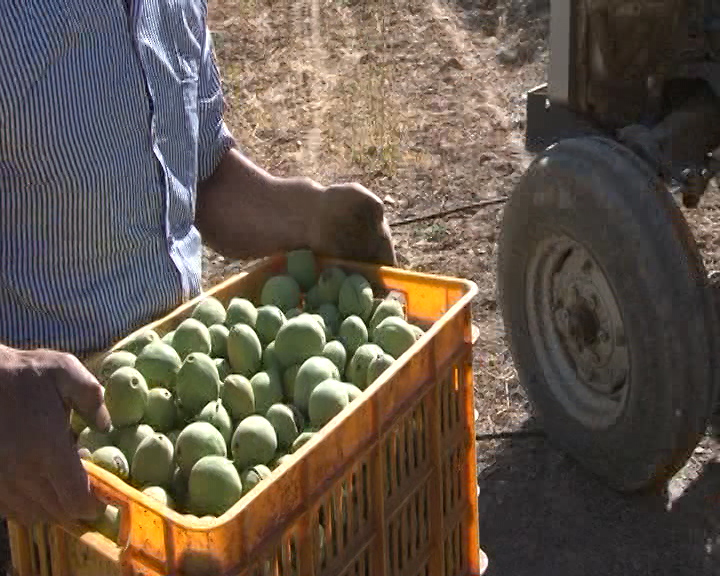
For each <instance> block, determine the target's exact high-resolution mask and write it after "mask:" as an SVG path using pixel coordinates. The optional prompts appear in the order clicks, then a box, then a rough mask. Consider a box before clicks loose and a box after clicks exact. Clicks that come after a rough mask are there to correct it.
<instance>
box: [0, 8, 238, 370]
mask: <svg viewBox="0 0 720 576" xmlns="http://www.w3.org/2000/svg"><path fill="white" fill-rule="evenodd" d="M2 16H3V17H2V18H0V343H3V344H6V345H8V346H11V347H15V348H23V349H27V348H34V347H47V348H52V349H56V350H65V351H69V352H73V353H75V354H78V355H81V356H82V355H85V354H88V353H91V352H95V351H97V350H100V349H103V348H105V347H107V346H108V345H110V344H111V343H113V342H114V341H116V340H117V339H119V338H120V337H122V336H123V335H124V334H126V333H127V332H129V331H130V330H132V329H135V328H137V327H139V326H140V325H142V324H144V323H147V322H148V321H150V320H152V319H154V318H157V317H158V316H159V315H162V314H164V313H166V312H167V311H169V310H170V309H171V308H173V307H175V306H177V305H178V304H179V303H181V302H182V301H183V300H186V299H188V298H190V297H193V296H195V295H197V294H198V293H199V292H200V290H201V239H200V235H199V233H198V230H197V229H196V228H195V226H194V213H195V199H196V196H195V195H196V188H197V184H198V182H201V181H202V180H203V179H205V178H207V177H208V176H209V175H210V174H212V172H213V170H214V169H215V167H216V166H217V164H218V163H219V161H220V159H221V157H222V156H223V155H224V153H225V152H226V151H227V150H228V149H229V148H230V147H232V146H233V145H234V141H233V138H232V136H231V134H230V132H229V130H228V128H227V126H226V125H225V123H224V122H223V117H222V113H223V95H222V91H221V85H220V79H219V74H218V70H217V67H216V64H215V61H214V56H213V52H212V44H211V38H210V34H209V32H208V29H207V25H206V17H207V4H206V0H172V1H171V0H22V1H15V2H7V3H6V4H5V7H4V8H3V11H2Z"/></svg>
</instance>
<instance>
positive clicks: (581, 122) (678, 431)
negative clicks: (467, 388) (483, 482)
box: [497, 0, 720, 493]
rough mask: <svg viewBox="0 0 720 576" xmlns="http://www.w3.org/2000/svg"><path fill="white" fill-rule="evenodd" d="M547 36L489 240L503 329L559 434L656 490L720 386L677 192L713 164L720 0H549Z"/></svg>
mask: <svg viewBox="0 0 720 576" xmlns="http://www.w3.org/2000/svg"><path fill="white" fill-rule="evenodd" d="M549 48H550V61H549V66H548V72H547V82H546V83H545V84H542V85H541V86H538V87H536V88H534V89H532V90H530V91H529V92H528V93H527V104H526V112H527V118H526V128H525V145H526V149H527V150H528V151H530V152H531V153H532V154H533V157H532V162H531V164H530V165H529V167H528V168H527V170H526V171H525V172H524V174H522V176H521V178H520V180H519V182H518V184H517V185H516V187H515V188H514V190H513V191H512V193H511V194H510V197H509V199H508V202H507V204H506V207H505V210H504V214H503V219H502V223H501V231H500V235H499V239H498V243H499V246H498V265H497V266H498V268H497V274H498V276H497V285H498V302H499V305H500V309H501V313H502V319H503V322H504V325H505V332H506V337H507V340H508V346H509V349H510V352H511V355H512V357H513V360H514V363H515V366H516V369H517V371H518V376H519V379H520V382H521V384H522V386H523V387H524V388H525V390H526V391H527V394H528V397H529V399H530V402H531V404H532V406H533V408H534V412H535V413H536V415H537V417H538V419H539V421H540V422H541V425H542V427H543V430H544V432H545V433H546V435H547V437H548V439H549V440H550V441H551V442H552V443H553V444H554V445H556V446H557V447H559V448H560V449H561V450H563V451H564V452H565V453H566V454H569V455H570V456H571V457H572V458H573V459H575V460H576V461H577V462H578V463H579V464H580V465H581V466H582V467H584V468H585V469H586V470H588V471H589V472H591V473H593V474H594V475H596V476H597V477H599V478H600V479H601V480H602V481H603V482H604V483H605V484H606V485H609V486H610V487H611V488H613V489H615V490H618V491H620V492H625V493H629V492H636V491H644V490H651V489H655V488H658V487H661V489H665V487H666V486H667V482H668V481H669V480H670V479H671V478H672V477H673V476H674V475H675V474H676V473H677V471H678V470H680V468H682V467H683V466H684V465H685V464H686V463H687V461H688V459H689V457H690V456H691V454H692V452H693V450H694V449H695V448H696V446H697V444H698V442H699V441H700V439H701V438H702V436H703V435H704V434H705V433H706V431H707V429H708V425H709V422H710V420H711V418H712V415H713V410H714V409H716V406H717V403H716V400H717V394H718V390H719V389H720V386H719V385H718V381H719V378H718V376H719V374H720V356H719V355H718V343H719V342H720V340H719V333H718V322H717V316H718V297H717V294H718V292H719V290H718V288H717V282H715V278H716V276H715V274H713V273H710V272H709V271H708V270H707V269H706V267H705V264H704V261H703V258H702V257H701V255H700V252H699V249H698V245H697V242H696V240H695V238H694V237H693V234H692V232H691V230H690V227H689V225H688V222H687V220H686V219H685V217H684V215H683V209H682V208H681V206H680V204H682V205H683V207H684V208H685V209H688V210H689V209H702V198H703V194H704V193H705V191H706V189H707V187H708V186H709V184H710V181H711V179H712V178H713V176H714V175H715V174H716V173H717V172H718V170H720V151H719V150H718V146H720V1H715V0H703V1H700V0H637V1H623V0H551V4H550V35H549ZM718 235H719V236H720V230H718Z"/></svg>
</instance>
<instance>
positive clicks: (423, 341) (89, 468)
mask: <svg viewBox="0 0 720 576" xmlns="http://www.w3.org/2000/svg"><path fill="white" fill-rule="evenodd" d="M284 258H285V254H284V253H280V254H276V255H273V256H269V257H266V258H263V259H260V260H257V261H255V262H253V263H251V264H250V266H248V268H246V269H245V270H243V271H240V272H238V273H237V274H233V275H232V276H230V277H228V278H226V279H225V280H223V281H222V282H219V283H218V284H215V285H214V286H212V287H211V288H209V289H208V290H206V291H203V292H202V293H201V294H199V295H197V296H196V297H194V298H192V299H190V300H187V301H186V302H184V303H183V304H181V305H180V306H178V307H176V308H174V309H173V310H171V311H170V312H169V313H168V314H166V315H164V316H162V317H160V318H158V319H156V320H154V321H152V322H149V323H147V324H145V325H143V326H141V327H139V328H138V329H136V330H134V331H132V332H131V333H130V334H128V335H127V336H125V337H123V338H122V339H121V340H118V341H117V342H116V343H115V344H113V345H111V346H110V347H109V348H108V349H107V350H105V351H104V352H100V353H99V354H97V355H95V356H94V357H93V358H92V359H91V360H90V361H89V363H90V364H91V365H99V362H101V361H102V359H103V358H104V357H105V356H107V355H108V354H110V353H111V352H113V351H114V350H117V349H118V348H119V347H121V346H123V345H124V344H125V343H127V342H128V341H130V340H131V339H132V338H133V337H134V336H136V335H138V334H140V333H141V332H143V331H146V330H149V329H155V328H156V327H158V326H159V325H161V324H163V323H166V322H168V321H172V320H173V319H175V318H178V317H180V316H183V315H184V314H185V313H186V312H188V310H190V309H191V308H193V307H194V306H195V305H197V303H199V302H201V301H202V300H204V299H206V298H208V297H211V296H213V295H214V294H216V293H218V292H220V291H222V290H223V289H224V288H226V287H227V286H230V285H233V284H235V283H237V282H238V281H239V280H240V279H241V278H243V277H245V276H248V275H250V274H252V273H253V272H257V271H260V270H262V269H264V268H267V267H270V266H272V265H274V264H277V263H280V262H282V260H283V259H284ZM316 258H317V260H318V262H319V263H321V264H322V265H323V266H333V265H336V266H339V267H346V268H349V269H353V270H355V271H357V272H359V273H363V272H364V273H366V274H369V273H370V272H372V274H373V275H375V274H380V275H381V274H382V272H383V271H385V272H389V273H391V274H392V275H393V276H395V277H398V278H406V279H424V280H427V279H428V278H432V280H433V281H434V282H442V283H444V284H452V285H454V286H456V287H459V288H462V289H463V294H462V295H461V296H460V298H458V300H457V301H456V302H455V303H453V304H452V305H451V306H450V307H448V308H447V310H445V311H444V312H443V315H442V316H441V317H440V318H438V319H437V320H436V321H435V322H433V324H432V325H431V326H430V327H429V328H428V330H427V331H426V332H425V333H424V334H423V336H422V337H421V338H419V339H418V340H417V341H415V343H414V344H413V345H412V346H411V347H410V348H408V349H407V350H406V351H405V352H404V353H403V354H402V355H400V356H399V357H398V358H397V359H396V360H395V362H394V363H393V366H392V367H391V368H390V369H388V370H386V371H385V372H384V373H383V374H382V375H381V376H380V377H378V379H376V380H375V381H374V382H373V383H372V384H371V385H370V386H368V387H367V388H366V389H365V390H363V391H362V395H361V396H360V398H362V399H363V402H371V401H372V400H371V399H372V398H373V397H374V396H375V395H376V394H377V393H378V391H379V390H380V388H382V387H383V386H384V385H385V384H386V383H387V381H388V380H390V379H391V378H392V377H394V375H395V374H396V373H397V372H398V371H399V370H400V369H402V368H403V367H404V366H405V365H406V364H407V362H408V361H409V360H410V358H411V357H413V356H414V355H415V354H416V353H417V352H418V351H419V350H420V349H422V348H423V347H425V346H426V345H427V344H428V343H429V342H430V341H431V340H432V338H433V336H434V335H435V334H436V333H437V332H439V331H440V330H441V329H442V327H443V326H444V324H445V323H446V322H448V320H449V319H450V318H452V317H454V316H455V315H456V314H457V313H459V312H460V311H461V310H462V309H463V308H465V307H467V306H469V305H470V303H471V302H472V300H473V298H474V297H475V296H476V295H477V294H478V292H479V288H478V285H477V283H476V282H474V281H472V280H469V279H465V278H458V277H453V276H447V275H441V274H428V273H424V272H417V271H412V270H405V269H401V268H397V267H393V266H383V265H373V264H368V263H365V262H356V261H351V260H345V259H339V258H329V257H321V256H316ZM472 341H474V338H473V337H472V335H471V340H470V342H469V344H471V343H472ZM359 405H360V403H353V404H352V405H350V406H348V409H346V410H343V412H341V413H340V414H339V415H338V416H337V417H336V418H333V420H332V421H330V422H329V423H328V424H326V425H325V426H324V427H323V429H322V430H321V431H320V432H318V433H316V434H315V435H313V437H312V438H311V439H310V440H309V441H308V442H306V443H305V444H304V445H303V446H302V447H301V448H299V449H298V450H297V451H296V452H294V453H292V454H293V456H297V458H293V459H292V460H290V461H288V462H285V463H283V464H282V465H280V466H278V467H277V468H275V469H273V470H272V473H271V475H270V476H269V477H268V480H269V481H272V480H273V479H275V478H278V477H280V476H282V474H283V473H285V472H286V471H287V470H288V469H289V468H290V467H292V466H293V465H296V464H297V463H298V462H299V460H301V459H302V457H303V456H304V455H305V454H307V453H308V452H310V451H312V450H313V448H314V447H315V446H316V445H317V444H318V443H319V442H321V441H322V438H323V437H324V436H325V435H327V434H329V433H330V432H331V431H332V430H334V429H335V428H337V427H339V426H341V425H342V424H343V422H344V421H345V420H346V419H348V418H351V417H352V415H353V414H354V412H355V410H358V409H359ZM82 463H83V466H84V467H85V470H86V472H87V473H88V474H89V475H90V476H91V477H92V478H91V482H92V481H95V482H102V483H103V484H106V485H108V486H109V487H110V488H112V489H113V490H114V491H116V492H119V493H121V494H127V495H128V496H131V497H132V498H133V499H134V500H136V501H140V502H142V503H143V504H144V505H145V506H147V507H148V508H150V509H152V510H153V511H154V512H156V513H158V514H161V515H163V516H165V517H166V518H167V519H168V520H169V521H171V522H173V523H175V524H176V525H178V526H181V527H184V528H190V529H192V530H194V531H196V532H203V533H207V532H211V531H213V530H215V529H217V528H219V527H221V526H225V525H226V524H228V523H231V522H233V521H234V520H235V518H237V517H238V516H239V515H241V514H242V513H243V511H244V509H245V508H246V507H247V506H249V504H250V502H251V501H252V500H254V499H255V498H260V497H262V496H261V495H262V494H263V493H264V489H265V487H267V485H268V484H269V482H262V483H259V484H258V485H257V486H255V487H254V488H253V489H252V491H251V492H248V493H247V494H246V495H245V496H244V497H243V498H241V499H240V500H238V502H236V503H235V504H234V505H233V506H232V507H231V508H229V509H228V510H226V511H225V512H224V513H223V514H222V515H221V516H218V517H215V518H213V519H211V520H210V519H203V518H200V517H194V516H192V515H187V514H181V513H179V512H177V511H176V510H173V509H172V508H169V507H168V506H165V505H164V504H162V502H159V501H157V500H155V499H153V498H151V497H150V496H148V495H146V494H144V493H143V492H142V490H140V489H138V488H136V487H135V486H133V485H131V484H130V483H129V482H128V481H125V480H122V479H120V478H118V477H117V476H115V475H114V474H112V473H111V472H109V471H107V470H104V469H103V468H101V467H100V466H97V465H96V464H93V463H92V462H91V461H89V460H83V462H82ZM113 505H115V504H113ZM128 521H129V520H128V518H126V517H125V515H123V517H122V518H121V527H120V533H121V534H122V533H124V530H123V527H124V525H125V523H126V522H128ZM88 526H89V525H88ZM75 528H76V529H80V530H81V531H85V529H86V526H85V525H84V523H76V525H75ZM90 529H91V530H92V528H90ZM118 547H119V548H120V549H123V547H122V546H120V545H118Z"/></svg>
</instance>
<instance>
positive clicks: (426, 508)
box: [9, 256, 487, 576]
mask: <svg viewBox="0 0 720 576" xmlns="http://www.w3.org/2000/svg"><path fill="white" fill-rule="evenodd" d="M319 265H320V267H321V268H324V267H327V266H330V265H338V266H341V267H342V268H344V269H345V270H346V271H355V272H359V273H361V274H363V275H365V277H366V278H368V280H370V282H371V283H372V284H373V287H374V289H375V290H376V291H379V292H387V291H389V290H392V291H395V292H397V293H399V294H401V295H402V297H403V298H404V299H405V305H406V307H407V313H408V317H409V319H410V320H411V321H412V322H415V323H418V324H419V325H421V326H424V327H429V329H428V331H427V332H426V333H425V334H424V335H423V337H422V338H420V339H419V340H418V341H417V342H416V343H415V344H414V345H413V347H412V348H410V349H409V350H408V351H406V352H405V353H404V354H403V355H402V356H401V357H400V358H398V359H397V361H396V362H395V364H394V365H393V366H392V367H391V368H390V369H388V370H386V371H385V372H384V373H383V374H382V376H381V377H380V378H379V379H378V380H377V381H375V382H374V383H373V384H372V385H371V386H370V387H369V388H368V389H367V390H365V391H364V393H363V395H362V396H361V397H360V398H359V399H358V400H356V401H355V402H354V403H353V404H351V405H350V407H348V408H347V409H345V410H344V411H343V412H342V413H341V414H340V415H339V416H338V417H336V418H335V419H334V420H333V421H331V422H330V423H329V424H327V425H326V426H325V427H324V428H323V429H322V430H321V431H320V432H319V433H318V434H316V436H315V437H314V438H313V439H312V440H310V441H309V442H308V443H307V444H305V445H304V446H303V447H302V448H301V449H300V450H299V451H298V452H296V454H295V455H296V457H295V458H292V459H290V461H289V462H286V463H284V464H283V465H282V466H280V467H279V468H276V469H275V470H274V471H273V474H272V476H271V477H270V479H268V480H266V481H264V482H262V483H260V484H259V485H258V486H257V487H256V488H255V489H253V490H252V491H251V492H249V493H248V494H247V495H246V496H245V497H243V498H242V499H241V500H240V501H239V502H238V503H237V504H236V505H235V506H234V507H233V508H231V509H230V510H228V511H227V512H226V513H225V514H224V515H223V516H221V517H219V518H217V519H215V520H213V521H208V520H193V519H190V518H188V517H186V516H183V515H181V514H178V513H177V512H175V511H173V510H170V509H169V508H167V507H165V506H164V505H162V504H161V503H159V502H157V501H155V500H153V499H151V498H149V497H147V496H145V495H144V494H142V493H141V492H139V491H138V490H136V489H134V488H132V487H131V486H129V485H127V484H125V483H124V482H122V481H121V480H119V479H118V478H116V477H115V476H113V475H112V474H110V473H108V472H106V471H105V470H103V469H101V468H99V467H97V466H95V465H93V464H92V463H90V462H87V461H85V462H84V465H85V468H86V470H87V471H88V474H89V476H90V479H91V482H92V484H93V486H94V489H95V492H96V494H97V495H98V497H99V498H100V499H102V500H103V501H105V502H107V503H110V504H113V505H115V506H118V507H119V508H120V509H121V510H122V522H121V525H120V535H119V542H120V544H121V546H118V545H116V544H115V543H114V542H112V541H110V540H108V539H107V538H105V537H104V536H102V535H100V534H99V533H97V532H94V531H91V530H90V529H89V528H88V527H87V526H83V525H81V524H75V525H70V526H62V527H61V526H54V525H53V526H46V525H42V526H35V527H33V529H32V530H28V529H26V528H23V527H21V526H19V525H16V524H14V523H12V522H11V523H9V530H10V539H11V549H12V563H13V570H14V573H15V574H16V575H17V576H36V575H42V576H50V575H52V576H114V575H123V576H129V575H137V576H140V575H143V576H159V575H163V576H165V575H175V574H207V575H211V574H212V575H214V576H220V575H227V576H475V575H480V574H482V573H483V572H484V571H485V568H486V565H487V559H486V556H485V554H484V553H483V552H482V550H481V548H480V543H479V535H478V508H477V491H476V490H477V475H476V455H475V433H474V417H473V414H474V410H473V371H472V324H471V308H470V304H471V300H472V298H473V297H474V296H475V294H476V293H477V287H476V285H475V284H474V283H472V282H470V281H467V280H462V279H455V278H448V277H442V276H434V275H427V274H420V273H414V272H409V271H403V270H399V269H396V268H388V267H377V266H370V265H364V264H358V263H354V262H346V261H339V260H330V259H320V260H319ZM284 269H285V257H284V256H278V257H274V258H271V259H267V260H264V261H262V262H260V263H259V264H256V265H255V266H253V267H252V268H251V269H250V270H248V271H247V272H244V273H241V274H239V275H237V276H234V277H232V278H230V279H228V280H226V281H225V282H223V283H222V284H219V285H218V286H216V287H214V288H213V289H212V290H210V291H208V292H207V293H206V294H208V295H213V296H215V297H217V298H218V299H219V300H221V301H222V302H223V303H224V304H226V305H227V303H228V302H229V300H230V298H232V297H234V296H245V297H248V298H251V299H256V298H258V297H259V293H260V289H261V288H262V285H263V283H264V282H265V280H266V279H267V278H268V277H270V276H271V275H273V274H277V273H279V272H281V271H283V270H284ZM202 297H203V296H200V297H198V298H196V299H195V300H193V301H190V302H187V303H186V304H184V305H182V306H181V307H179V308H178V309H176V310H175V311H173V312H172V313H170V314H169V315H167V316H166V317H164V318H162V319H160V320H158V321H156V322H153V323H151V324H149V325H148V326H147V327H150V328H153V329H155V330H156V331H157V332H158V333H159V334H161V335H162V334H164V333H166V332H168V331H170V330H172V329H174V328H175V327H176V326H177V325H178V324H179V323H180V322H181V321H182V320H183V319H184V318H186V317H188V316H189V314H190V312H191V311H192V308H193V307H194V306H195V304H196V303H197V302H198V301H199V300H200V299H202ZM147 327H146V328H147ZM131 336H132V335H130V336H128V338H130V337H131ZM128 338H126V339H123V340H122V341H121V342H119V343H117V344H116V345H115V346H113V348H112V349H115V348H117V347H118V346H121V345H122V344H123V343H124V342H125V341H126V340H127V339H128ZM98 360H99V359H98V358H96V359H95V360H94V361H95V362H97V361H98ZM91 365H92V363H91ZM321 532H322V534H321ZM322 541H324V542H322ZM199 567H202V568H199Z"/></svg>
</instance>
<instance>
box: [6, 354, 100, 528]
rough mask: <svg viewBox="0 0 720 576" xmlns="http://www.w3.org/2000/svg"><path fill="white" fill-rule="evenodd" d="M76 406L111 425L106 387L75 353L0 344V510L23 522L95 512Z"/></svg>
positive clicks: (93, 422) (91, 420)
mask: <svg viewBox="0 0 720 576" xmlns="http://www.w3.org/2000/svg"><path fill="white" fill-rule="evenodd" d="M71 408H74V409H75V410H77V412H78V414H79V415H80V416H81V417H82V418H83V419H84V420H85V422H87V423H88V424H89V425H90V426H93V427H95V428H97V429H98V430H100V431H103V432H107V431H108V430H109V428H110V416H109V414H108V412H107V409H106V408H105V405H104V403H103V396H102V389H101V386H100V384H99V383H98V382H97V380H96V379H95V378H94V377H93V376H92V374H91V373H90V372H89V371H88V370H87V369H86V368H85V367H84V366H83V365H82V364H81V363H80V361H79V360H78V359H77V358H75V357H74V356H71V355H69V354H64V353H60V352H53V351H49V350H33V351H28V352H26V351H19V350H13V349H10V348H6V347H3V346H0V516H4V517H8V518H12V519H14V520H17V521H19V522H22V523H25V524H30V523H33V522H57V523H65V522H67V521H69V520H75V519H93V518H95V517H96V516H97V512H98V509H99V508H98V502H97V500H96V499H95V498H94V497H93V495H92V491H91V488H90V484H89V481H88V478H87V475H86V473H85V469H84V468H83V466H82V463H81V460H80V457H79V456H78V452H77V449H76V447H75V444H74V441H73V437H72V432H71V430H70V425H69V412H70V409H71Z"/></svg>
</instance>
